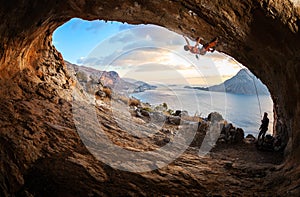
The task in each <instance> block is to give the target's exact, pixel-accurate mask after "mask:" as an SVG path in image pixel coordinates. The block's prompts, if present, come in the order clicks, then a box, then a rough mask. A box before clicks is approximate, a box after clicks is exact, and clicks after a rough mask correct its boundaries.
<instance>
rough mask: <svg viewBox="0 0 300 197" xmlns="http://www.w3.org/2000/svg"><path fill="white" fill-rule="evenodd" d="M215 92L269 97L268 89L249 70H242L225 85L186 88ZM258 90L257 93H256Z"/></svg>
mask: <svg viewBox="0 0 300 197" xmlns="http://www.w3.org/2000/svg"><path fill="white" fill-rule="evenodd" d="M186 88H193V89H200V90H207V91H214V92H224V91H225V92H227V93H232V94H243V95H255V94H260V95H269V94H270V93H269V90H268V88H267V87H266V86H265V85H264V84H263V83H262V82H261V81H260V80H259V79H258V78H257V77H256V76H255V75H254V74H253V73H251V72H250V71H249V70H248V69H241V70H240V71H239V72H238V73H237V74H236V75H235V76H234V77H232V78H230V79H228V80H226V81H225V82H224V83H221V84H219V85H214V86H210V87H186ZM256 90H257V92H256Z"/></svg>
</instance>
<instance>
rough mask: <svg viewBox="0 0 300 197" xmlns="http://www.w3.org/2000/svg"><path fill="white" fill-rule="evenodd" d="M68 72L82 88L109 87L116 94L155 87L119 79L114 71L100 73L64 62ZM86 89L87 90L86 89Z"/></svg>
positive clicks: (131, 80) (132, 80)
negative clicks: (115, 91) (116, 92)
mask: <svg viewBox="0 0 300 197" xmlns="http://www.w3.org/2000/svg"><path fill="white" fill-rule="evenodd" d="M65 63H66V65H67V68H68V69H69V71H71V72H73V73H74V75H75V76H76V77H77V79H78V81H79V83H80V84H81V85H82V86H83V87H87V85H88V87H91V86H92V87H93V88H95V87H96V86H97V84H100V85H102V86H107V87H110V88H112V89H114V90H117V91H118V92H127V93H137V92H144V91H146V90H152V89H155V88H156V86H153V85H150V84H148V83H145V82H143V81H137V80H134V79H128V78H124V79H123V78H121V77H120V76H119V74H118V73H117V72H116V71H100V70H96V69H94V68H90V67H86V66H78V65H76V64H71V63H70V62H67V61H65ZM94 86H95V87H94ZM86 89H87V88H86Z"/></svg>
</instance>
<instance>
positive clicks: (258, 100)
mask: <svg viewBox="0 0 300 197" xmlns="http://www.w3.org/2000/svg"><path fill="white" fill-rule="evenodd" d="M230 58H231V59H232V60H233V61H234V62H235V63H236V64H237V65H238V66H239V67H240V68H241V69H243V67H242V66H241V64H240V63H239V62H238V61H236V60H235V59H234V58H233V57H230ZM245 68H246V67H245ZM246 69H247V70H248V71H249V72H251V71H250V70H249V69H248V68H246ZM246 73H247V75H248V76H249V77H250V78H251V79H252V81H253V84H254V88H255V93H256V97H257V102H258V107H259V114H260V117H261V118H262V117H263V116H262V112H261V105H260V99H259V95H258V91H257V86H256V83H255V79H254V77H255V76H253V77H252V76H251V75H250V74H249V73H248V72H246Z"/></svg>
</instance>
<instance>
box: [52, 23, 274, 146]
mask: <svg viewBox="0 0 300 197" xmlns="http://www.w3.org/2000/svg"><path fill="white" fill-rule="evenodd" d="M190 43H192V44H194V43H195V42H194V41H192V40H190ZM53 44H54V45H55V46H56V48H57V49H58V50H59V51H61V52H62V54H63V56H64V59H65V60H66V61H69V62H70V63H68V62H67V65H68V68H69V69H70V72H73V73H74V74H75V75H76V76H77V79H78V81H79V84H80V85H81V86H80V87H79V89H80V90H81V91H83V92H87V93H89V94H91V95H95V105H99V106H104V105H107V103H109V104H108V107H107V108H106V109H109V110H110V112H111V118H113V120H114V123H111V124H116V125H117V126H118V127H119V128H121V129H122V130H124V131H126V132H128V133H129V134H130V135H133V136H136V137H137V138H141V137H142V136H144V135H146V136H148V137H149V136H150V138H151V137H153V136H154V133H155V131H153V128H154V130H159V131H163V132H167V133H170V134H174V133H176V129H178V128H177V127H176V128H175V127H172V126H170V125H176V126H178V125H180V124H181V123H180V120H179V122H178V119H176V117H178V116H180V117H181V116H186V117H185V119H184V118H181V122H182V121H183V120H184V121H192V122H193V121H194V122H198V121H199V120H200V121H201V122H206V121H207V119H209V118H210V116H209V114H211V113H212V112H217V113H218V114H220V115H221V116H222V118H223V119H224V123H225V122H226V123H225V125H227V124H229V123H232V124H233V127H234V129H237V128H242V129H243V131H244V135H245V136H247V135H252V136H255V137H257V135H258V129H259V126H260V124H261V119H262V115H263V113H264V112H267V113H268V114H269V118H270V124H269V130H268V134H270V135H272V134H273V128H272V125H273V101H272V99H271V96H270V93H269V91H268V89H267V87H266V86H265V85H264V84H263V83H262V82H261V81H260V80H259V79H258V78H257V77H256V76H255V75H254V74H252V73H251V72H250V71H249V70H248V69H247V68H246V67H244V66H243V65H242V64H240V63H239V62H237V61H236V60H235V59H234V58H232V57H230V56H228V55H226V54H223V53H220V52H218V51H215V52H213V53H207V54H206V55H204V56H200V57H196V56H195V55H194V54H191V53H189V52H187V51H185V50H184V49H183V46H184V45H185V44H186V43H185V40H184V38H183V37H182V35H179V34H177V33H174V32H172V31H169V30H167V29H165V28H162V27H159V26H154V25H138V26H137V25H128V24H123V23H118V22H105V21H91V22H90V21H84V20H81V19H72V20H71V21H69V22H67V23H66V24H64V25H63V26H61V27H60V28H58V29H57V30H56V31H55V32H54V36H53ZM76 64H77V65H76ZM99 86H101V87H99ZM120 101H121V102H120ZM120 103H121V104H125V106H124V105H121V104H120ZM102 115H103V114H102ZM167 123H169V125H167ZM224 123H223V124H224ZM166 125H167V126H166ZM151 127H153V128H151ZM145 128H151V129H152V130H151V131H150V130H149V131H148V130H147V129H146V130H147V131H145ZM198 130H199V127H198ZM149 133H150V134H149ZM220 133H221V130H219V134H218V136H219V135H220ZM196 136H197V135H196ZM155 137H156V139H157V138H158V137H157V136H155ZM155 137H154V138H155ZM230 137H231V138H230ZM233 138H234V139H235V138H236V137H235V134H233V136H229V137H228V136H226V137H225V140H223V142H224V141H225V142H226V143H227V142H229V141H232V140H233ZM160 140H161V141H162V142H159V144H160V145H164V144H166V143H168V141H170V140H171V139H170V138H169V136H168V137H166V136H165V135H164V136H163V137H162V138H161V139H160ZM202 140H203V139H202ZM217 141H219V139H218V137H216V136H215V137H214V141H213V142H214V143H216V142H217ZM190 142H191V143H192V144H193V145H195V146H200V147H201V143H200V144H199V143H198V142H195V140H194V141H193V139H192V138H191V141H190ZM230 143H231V142H230ZM150 149H151V148H150Z"/></svg>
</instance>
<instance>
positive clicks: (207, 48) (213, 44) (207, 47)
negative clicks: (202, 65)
mask: <svg viewBox="0 0 300 197" xmlns="http://www.w3.org/2000/svg"><path fill="white" fill-rule="evenodd" d="M183 37H184V39H185V41H186V43H187V44H186V45H184V50H185V51H190V52H191V53H193V54H196V58H197V59H198V58H199V57H198V54H200V55H205V54H206V52H207V51H209V52H214V51H215V50H216V46H217V43H218V40H219V39H218V37H215V38H214V39H212V40H211V41H210V42H208V43H206V44H204V45H202V47H201V48H199V44H200V42H201V40H203V39H202V38H200V37H198V38H197V39H196V44H195V46H191V45H190V43H189V40H188V39H187V38H186V37H185V36H183Z"/></svg>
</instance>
